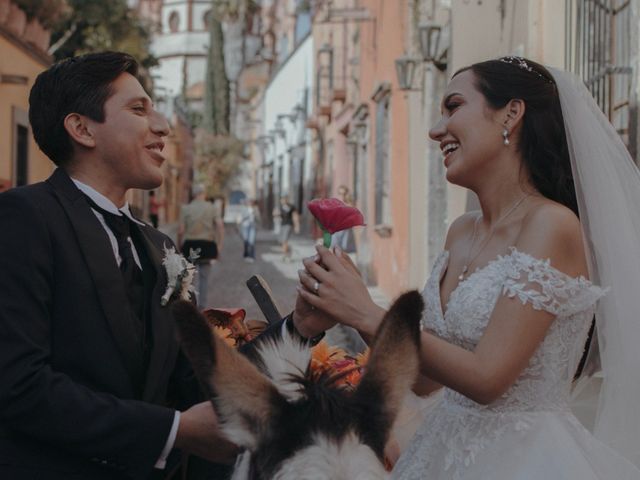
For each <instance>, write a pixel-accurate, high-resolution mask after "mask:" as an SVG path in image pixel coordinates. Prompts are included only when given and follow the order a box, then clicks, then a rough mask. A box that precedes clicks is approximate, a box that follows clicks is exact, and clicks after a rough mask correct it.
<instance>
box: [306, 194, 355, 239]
mask: <svg viewBox="0 0 640 480" xmlns="http://www.w3.org/2000/svg"><path fill="white" fill-rule="evenodd" d="M307 206H308V207H309V211H310V212H311V215H313V216H314V217H315V218H316V220H317V221H318V223H319V224H320V226H321V227H322V228H323V230H325V231H327V232H329V233H331V234H333V233H336V232H339V231H341V230H346V229H347V228H351V227H357V226H363V225H364V217H363V216H362V213H361V212H360V210H358V209H357V208H355V207H350V206H349V205H346V204H345V203H344V202H341V201H340V200H338V199H337V198H322V199H315V200H311V201H310V202H309V203H308V205H307Z"/></svg>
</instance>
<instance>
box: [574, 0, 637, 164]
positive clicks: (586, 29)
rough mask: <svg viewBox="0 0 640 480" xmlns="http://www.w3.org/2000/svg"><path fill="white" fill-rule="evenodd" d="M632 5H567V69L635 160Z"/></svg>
mask: <svg viewBox="0 0 640 480" xmlns="http://www.w3.org/2000/svg"><path fill="white" fill-rule="evenodd" d="M630 4H631V2H630V0H565V8H566V22H567V29H566V32H567V42H566V49H567V50H566V57H565V58H566V68H567V70H570V71H572V72H573V73H575V74H576V75H578V76H579V77H580V78H582V80H583V81H584V83H585V85H586V86H587V88H588V89H589V90H590V91H591V93H592V95H593V97H594V98H595V99H596V102H597V103H598V105H599V106H600V108H601V109H602V111H603V112H604V113H605V115H607V117H608V118H609V121H611V123H612V124H613V126H614V127H615V128H616V130H617V131H618V133H619V134H620V136H621V137H622V139H623V141H624V142H625V144H626V145H627V147H628V148H629V150H630V151H631V154H632V156H633V157H634V158H635V156H636V152H637V145H636V143H637V142H636V139H635V132H634V130H635V121H634V112H635V103H636V102H635V98H634V97H633V92H632V89H631V85H632V78H633V77H632V76H633V73H634V69H633V67H632V62H631V19H632V13H631V8H630Z"/></svg>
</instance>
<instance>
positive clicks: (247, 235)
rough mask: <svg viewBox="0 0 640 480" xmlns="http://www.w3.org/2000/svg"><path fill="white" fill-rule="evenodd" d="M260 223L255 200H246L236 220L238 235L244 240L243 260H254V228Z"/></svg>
mask: <svg viewBox="0 0 640 480" xmlns="http://www.w3.org/2000/svg"><path fill="white" fill-rule="evenodd" d="M259 221H260V210H258V203H257V202H256V201H255V200H253V199H252V200H248V201H247V203H246V205H245V208H244V209H243V211H242V213H241V214H240V216H239V218H238V226H239V227H240V235H241V236H242V239H243V240H244V255H243V256H244V260H245V262H250V263H251V262H253V261H254V260H255V258H256V228H257V224H258V222H259Z"/></svg>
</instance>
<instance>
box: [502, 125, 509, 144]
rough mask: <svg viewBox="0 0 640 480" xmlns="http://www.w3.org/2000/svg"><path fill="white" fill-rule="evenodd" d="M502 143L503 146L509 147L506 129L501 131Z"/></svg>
mask: <svg viewBox="0 0 640 480" xmlns="http://www.w3.org/2000/svg"><path fill="white" fill-rule="evenodd" d="M502 143H504V145H505V146H508V145H509V130H507V129H506V128H505V129H504V130H503V131H502Z"/></svg>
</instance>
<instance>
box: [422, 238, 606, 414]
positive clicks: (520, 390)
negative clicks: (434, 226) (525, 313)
mask: <svg viewBox="0 0 640 480" xmlns="http://www.w3.org/2000/svg"><path fill="white" fill-rule="evenodd" d="M448 261H449V253H448V252H446V251H444V252H442V253H441V254H440V256H439V257H438V258H437V260H436V262H435V264H434V267H433V271H432V273H431V276H430V278H429V280H428V282H427V285H426V287H425V290H424V293H423V295H424V296H425V300H426V304H427V307H426V311H425V315H424V317H423V320H422V325H423V328H425V329H427V330H430V331H431V332H433V333H435V334H436V335H438V336H439V337H441V338H443V339H445V340H447V341H449V342H451V343H454V344H456V345H459V346H461V347H463V348H466V349H468V350H472V349H473V348H475V346H476V345H477V344H478V342H479V341H480V338H481V337H482V334H483V333H484V330H485V328H486V327H487V324H488V323H489V318H490V316H491V313H492V311H493V309H494V307H495V304H496V302H497V301H498V298H499V297H500V295H506V296H508V297H512V298H517V299H518V300H520V301H521V302H522V303H523V304H524V303H527V302H529V303H530V304H531V305H532V306H533V308H535V309H537V310H546V311H547V312H550V313H552V314H554V315H556V316H557V317H556V320H555V321H554V322H553V324H552V326H551V327H550V329H549V331H548V332H547V335H546V337H545V339H544V341H543V342H542V344H541V345H540V346H539V348H538V349H537V351H536V352H535V353H534V355H533V357H532V358H531V360H530V362H529V365H528V366H527V368H526V369H525V370H524V371H523V372H522V374H521V375H520V377H519V378H518V379H517V381H516V382H515V383H514V384H513V385H512V386H511V388H510V389H509V390H508V391H507V392H506V393H505V394H504V395H502V397H501V398H500V399H498V400H497V401H495V402H493V403H492V404H490V405H485V406H483V405H479V404H477V403H475V402H473V401H472V400H470V399H468V398H467V397H464V396H463V395H461V394H459V393H456V392H454V391H452V390H449V391H446V392H445V397H446V398H447V400H448V401H450V402H454V403H457V404H460V405H463V406H466V407H470V408H474V409H480V410H494V411H540V410H558V409H564V408H566V406H567V402H568V398H569V389H570V386H571V380H572V379H573V374H574V372H575V369H576V367H577V365H578V362H579V361H580V357H581V355H582V352H583V347H584V343H585V341H586V336H587V334H588V331H589V326H590V321H591V319H592V318H593V313H594V309H595V304H596V301H597V300H598V299H599V298H600V297H601V296H602V295H603V294H604V291H603V290H602V289H601V288H599V287H597V286H595V285H593V284H592V283H591V282H590V281H589V280H587V279H585V278H584V277H578V278H572V277H569V276H568V275H566V274H564V273H562V272H560V271H559V270H557V269H555V268H553V267H552V266H551V264H550V262H549V261H548V260H547V261H543V260H539V259H537V258H534V257H532V256H531V255H528V254H526V253H523V252H520V251H518V250H517V249H515V248H513V247H512V248H511V249H510V253H509V254H507V255H504V256H498V257H497V258H496V259H495V260H493V261H491V262H489V264H488V265H486V266H484V267H482V268H479V269H477V270H476V271H475V272H473V273H472V274H471V275H469V276H468V277H467V278H466V279H464V280H462V281H461V282H460V284H459V285H458V286H457V287H456V289H455V290H454V291H453V292H452V293H451V296H450V299H449V301H448V304H447V306H446V308H443V306H442V305H441V301H440V280H441V278H442V276H443V274H444V272H445V271H446V268H447V265H448ZM443 312H445V313H444V314H443ZM514 321H518V319H516V318H514Z"/></svg>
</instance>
